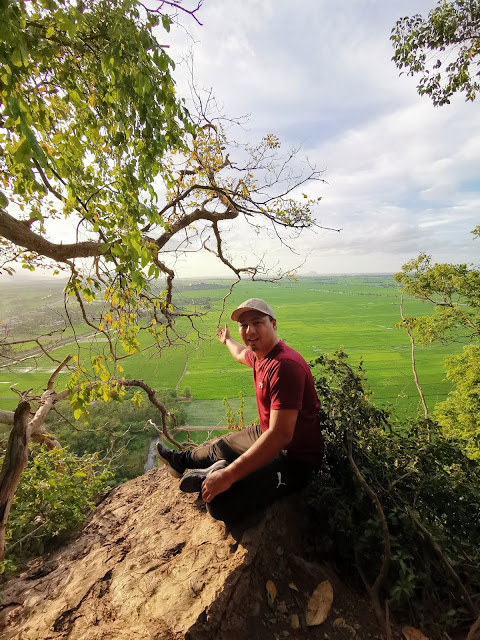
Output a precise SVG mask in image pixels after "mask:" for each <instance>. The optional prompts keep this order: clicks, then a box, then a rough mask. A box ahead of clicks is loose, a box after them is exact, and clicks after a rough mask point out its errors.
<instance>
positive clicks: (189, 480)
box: [180, 460, 228, 493]
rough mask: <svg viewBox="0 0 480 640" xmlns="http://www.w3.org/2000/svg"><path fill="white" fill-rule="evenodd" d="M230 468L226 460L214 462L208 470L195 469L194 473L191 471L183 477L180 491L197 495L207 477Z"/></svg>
mask: <svg viewBox="0 0 480 640" xmlns="http://www.w3.org/2000/svg"><path fill="white" fill-rule="evenodd" d="M227 466H228V462H227V461H226V460H218V461H217V462H214V463H213V464H212V465H211V466H210V467H207V469H195V470H194V471H190V473H187V474H185V475H184V476H183V478H182V480H181V482H180V491H183V493H197V492H199V491H200V490H201V488H202V483H203V481H204V480H205V478H206V477H207V476H209V475H210V474H211V473H215V471H220V469H225V467H227Z"/></svg>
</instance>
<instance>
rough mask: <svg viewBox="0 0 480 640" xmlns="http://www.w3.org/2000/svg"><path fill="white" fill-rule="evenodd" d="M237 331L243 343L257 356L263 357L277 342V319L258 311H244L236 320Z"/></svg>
mask: <svg viewBox="0 0 480 640" xmlns="http://www.w3.org/2000/svg"><path fill="white" fill-rule="evenodd" d="M238 331H239V333H240V337H241V339H242V342H243V344H244V345H245V346H246V347H248V348H249V349H251V350H252V351H253V352H254V353H255V355H256V356H257V358H260V359H261V358H264V357H265V356H266V355H267V353H269V352H270V351H271V350H272V349H273V347H274V346H275V345H276V344H277V342H278V338H277V321H276V320H275V319H274V320H270V316H267V315H265V314H264V313H261V312H260V311H255V310H254V309H252V310H251V311H244V312H243V313H242V315H241V316H240V318H239V320H238Z"/></svg>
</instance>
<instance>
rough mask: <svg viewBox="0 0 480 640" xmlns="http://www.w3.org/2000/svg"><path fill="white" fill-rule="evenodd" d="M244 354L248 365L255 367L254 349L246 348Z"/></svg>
mask: <svg viewBox="0 0 480 640" xmlns="http://www.w3.org/2000/svg"><path fill="white" fill-rule="evenodd" d="M244 356H245V360H246V362H247V364H248V366H249V367H252V369H253V366H254V364H255V354H254V353H253V351H251V350H250V349H246V350H245V351H244Z"/></svg>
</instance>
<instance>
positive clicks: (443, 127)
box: [161, 0, 480, 277]
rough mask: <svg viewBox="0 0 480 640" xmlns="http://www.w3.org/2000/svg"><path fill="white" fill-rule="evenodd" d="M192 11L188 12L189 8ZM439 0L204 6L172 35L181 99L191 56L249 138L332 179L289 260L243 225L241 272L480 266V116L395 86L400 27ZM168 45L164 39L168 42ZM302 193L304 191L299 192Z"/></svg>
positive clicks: (410, 82) (191, 261) (189, 269)
mask: <svg viewBox="0 0 480 640" xmlns="http://www.w3.org/2000/svg"><path fill="white" fill-rule="evenodd" d="M190 6H191V5H190ZM434 6H435V1H434V0H401V1H400V0H389V1H388V2H385V1H384V0H344V1H343V2H341V3H340V2H338V1H336V0H299V1H298V2H296V3H293V2H291V1H290V2H287V1H286V0H243V1H242V2H238V0H205V2H204V4H203V6H202V8H201V9H200V11H199V12H198V14H197V16H198V19H199V20H200V21H201V22H202V26H200V25H197V24H196V23H195V21H194V20H193V19H191V18H189V17H188V16H186V15H182V16H181V17H180V21H181V25H182V26H180V27H173V28H172V31H171V34H170V36H169V37H168V43H169V55H171V56H172V57H173V58H174V59H175V60H176V61H177V62H178V66H177V70H176V76H175V77H176V79H177V87H178V91H179V93H180V94H182V93H183V94H184V95H186V94H187V93H188V82H189V80H190V73H189V71H188V68H187V65H186V64H185V63H183V62H182V60H184V59H185V57H186V56H187V55H188V53H189V52H190V51H191V52H193V75H194V78H195V84H196V85H197V86H198V87H201V88H205V89H207V90H209V89H211V90H212V93H213V95H214V96H215V98H216V100H217V101H218V102H219V104H220V105H222V110H223V112H224V113H225V115H227V116H229V117H232V118H233V117H241V116H245V115H247V114H248V115H249V120H248V124H247V125H246V130H245V131H244V135H245V136H247V137H248V138H249V139H251V140H252V141H254V140H258V139H259V138H260V137H261V136H263V135H265V134H267V133H274V134H276V135H278V136H279V138H280V139H281V141H282V143H284V144H285V146H286V147H287V148H288V147H291V146H295V147H300V152H299V155H300V156H301V157H306V158H308V160H309V161H310V162H311V163H313V164H315V165H316V166H317V167H318V168H320V169H322V170H324V173H323V178H324V179H325V181H326V184H323V183H314V184H311V185H310V186H309V188H308V191H307V193H308V195H309V196H311V197H320V196H321V197H322V200H321V202H320V203H319V204H318V206H317V207H316V210H315V217H316V221H317V222H318V224H319V225H323V226H326V227H334V228H340V229H341V232H340V233H336V232H333V231H325V230H319V229H317V230H316V232H313V231H307V232H305V233H303V234H302V235H301V236H300V237H299V238H298V239H296V240H295V241H292V244H291V246H292V247H293V248H294V250H295V253H291V252H290V251H289V250H288V249H286V248H285V247H282V246H281V245H279V244H278V243H277V242H275V241H274V240H273V239H272V238H270V237H268V236H267V235H266V234H260V236H253V237H252V234H251V232H249V231H248V229H247V228H246V227H242V226H240V227H235V229H231V230H230V234H229V235H228V232H227V237H228V241H229V251H230V255H231V256H232V257H233V258H235V259H236V260H237V263H242V261H244V262H245V263H248V262H249V261H250V262H251V256H252V255H256V256H258V255H261V256H266V259H267V261H268V263H269V266H271V267H272V268H273V269H275V268H277V267H279V266H280V267H281V268H285V269H288V268H293V267H296V266H298V265H299V264H302V263H303V264H302V266H301V267H300V268H299V271H298V273H299V274H308V273H318V274H323V273H325V274H328V273H393V272H396V271H398V270H400V269H401V267H402V265H403V264H404V263H405V262H406V261H408V260H410V259H412V258H415V257H417V256H418V254H419V253H420V252H426V253H428V254H430V255H432V257H433V259H434V260H435V261H436V262H457V263H458V262H469V263H474V264H478V259H477V255H478V242H479V241H478V240H477V241H475V240H474V238H473V236H472V235H471V233H470V232H471V231H472V229H474V228H475V227H476V226H477V224H478V223H479V220H478V208H479V205H480V180H479V177H478V168H479V164H480V162H479V161H480V112H479V109H478V101H477V102H473V103H471V102H469V103H465V101H464V98H463V97H462V96H461V95H459V96H457V97H454V99H453V100H452V103H451V104H450V105H447V106H444V107H434V106H433V104H432V102H431V100H430V98H428V97H426V96H419V95H418V94H417V91H416V82H417V81H416V79H415V78H410V77H407V76H406V75H402V76H400V75H399V71H398V69H397V68H396V67H395V64H394V63H393V61H392V60H391V58H392V55H393V49H392V46H391V43H390V41H389V36H390V32H391V29H392V27H393V26H394V24H395V21H396V20H397V19H398V18H400V17H402V16H406V15H413V14H415V13H421V14H423V15H427V14H428V12H429V10H431V9H432V8H434ZM161 39H162V40H164V39H165V37H164V32H163V33H162V34H161ZM302 191H306V188H302ZM176 268H177V270H178V272H179V275H180V276H185V277H211V276H219V275H228V272H227V271H224V270H222V268H221V267H220V268H219V266H218V263H217V262H216V261H215V259H214V258H213V257H209V256H206V257H203V258H202V257H200V256H196V257H192V255H189V257H188V259H185V260H183V261H182V260H180V261H179V262H177V264H176Z"/></svg>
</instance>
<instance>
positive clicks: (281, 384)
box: [270, 360, 305, 411]
mask: <svg viewBox="0 0 480 640" xmlns="http://www.w3.org/2000/svg"><path fill="white" fill-rule="evenodd" d="M304 389H305V371H304V369H303V367H302V365H301V364H299V363H298V362H294V361H293V360H282V361H281V362H280V363H279V366H278V367H277V369H276V371H275V372H274V374H273V375H272V378H271V380H270V401H271V404H270V409H277V410H278V409H297V410H298V411H300V409H301V408H302V406H303V393H304Z"/></svg>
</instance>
